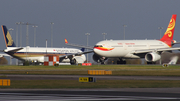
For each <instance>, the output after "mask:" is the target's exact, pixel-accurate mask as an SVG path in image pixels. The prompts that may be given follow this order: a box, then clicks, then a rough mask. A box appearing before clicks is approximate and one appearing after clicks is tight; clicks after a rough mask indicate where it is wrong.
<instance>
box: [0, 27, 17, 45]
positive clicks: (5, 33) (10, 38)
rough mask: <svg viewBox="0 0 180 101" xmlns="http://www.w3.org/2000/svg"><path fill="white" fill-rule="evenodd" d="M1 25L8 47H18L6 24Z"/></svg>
mask: <svg viewBox="0 0 180 101" xmlns="http://www.w3.org/2000/svg"><path fill="white" fill-rule="evenodd" d="M1 27H2V31H3V35H4V40H5V44H6V47H16V45H15V43H14V41H13V39H12V37H11V35H10V33H9V31H8V29H7V27H6V26H5V25H2V26H1Z"/></svg>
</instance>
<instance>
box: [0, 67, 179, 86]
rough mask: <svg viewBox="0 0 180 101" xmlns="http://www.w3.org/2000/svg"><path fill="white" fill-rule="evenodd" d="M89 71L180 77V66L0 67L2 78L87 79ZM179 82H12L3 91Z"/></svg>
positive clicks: (163, 84) (119, 74)
mask: <svg viewBox="0 0 180 101" xmlns="http://www.w3.org/2000/svg"><path fill="white" fill-rule="evenodd" d="M88 70H111V71H112V75H117V76H124V75H125V76H180V66H169V67H162V66H160V65H93V66H71V65H70V66H59V67H54V66H0V74H1V76H0V78H6V77H7V76H6V75H7V74H26V75H34V74H35V75H42V74H43V75H88ZM179 84H180V80H97V82H95V83H80V82H79V81H78V80H11V86H0V89H5V88H11V89H17V88H19V89H25V88H26V89H36V88H42V89H57V88H80V89H81V88H82V89H83V88H172V87H180V85H179Z"/></svg>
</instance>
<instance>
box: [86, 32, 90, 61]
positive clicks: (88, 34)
mask: <svg viewBox="0 0 180 101" xmlns="http://www.w3.org/2000/svg"><path fill="white" fill-rule="evenodd" d="M85 35H87V46H88V36H89V35H90V33H86V34H85ZM87 51H88V49H87ZM86 63H88V54H87V62H86Z"/></svg>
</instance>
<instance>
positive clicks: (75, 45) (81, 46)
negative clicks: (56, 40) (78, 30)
mask: <svg viewBox="0 0 180 101" xmlns="http://www.w3.org/2000/svg"><path fill="white" fill-rule="evenodd" d="M65 44H66V45H69V46H74V47H80V48H86V49H93V47H90V46H83V45H77V44H71V43H68V41H67V39H65Z"/></svg>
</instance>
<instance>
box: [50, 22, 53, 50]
mask: <svg viewBox="0 0 180 101" xmlns="http://www.w3.org/2000/svg"><path fill="white" fill-rule="evenodd" d="M50 24H51V47H53V25H54V23H53V22H51V23H50Z"/></svg>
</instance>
